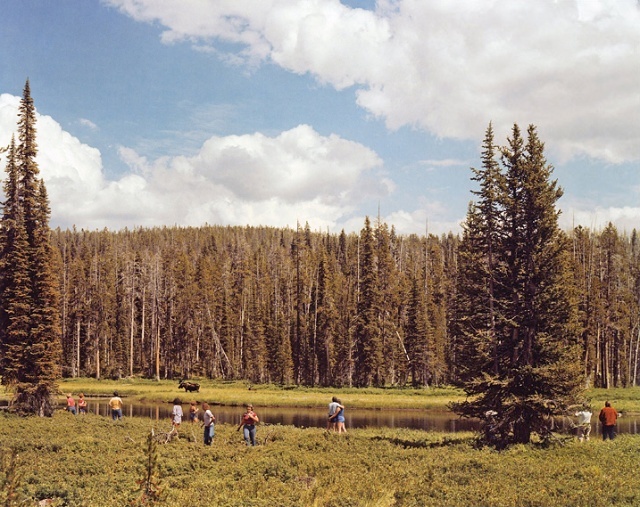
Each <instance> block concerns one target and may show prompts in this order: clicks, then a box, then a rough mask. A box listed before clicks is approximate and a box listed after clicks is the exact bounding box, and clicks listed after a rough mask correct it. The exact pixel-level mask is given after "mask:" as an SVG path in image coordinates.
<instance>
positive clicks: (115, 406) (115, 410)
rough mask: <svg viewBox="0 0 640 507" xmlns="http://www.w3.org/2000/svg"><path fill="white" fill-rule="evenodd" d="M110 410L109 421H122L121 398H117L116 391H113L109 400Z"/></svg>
mask: <svg viewBox="0 0 640 507" xmlns="http://www.w3.org/2000/svg"><path fill="white" fill-rule="evenodd" d="M109 408H110V409H111V419H113V420H114V421H116V420H121V419H122V398H120V396H118V391H113V398H111V399H110V400H109Z"/></svg>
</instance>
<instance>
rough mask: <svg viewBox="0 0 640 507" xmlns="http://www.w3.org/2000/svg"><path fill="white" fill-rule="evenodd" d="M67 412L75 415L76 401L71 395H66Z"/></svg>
mask: <svg viewBox="0 0 640 507" xmlns="http://www.w3.org/2000/svg"><path fill="white" fill-rule="evenodd" d="M67 410H68V411H69V412H71V413H72V414H73V415H76V401H75V400H74V399H73V396H71V393H69V394H67Z"/></svg>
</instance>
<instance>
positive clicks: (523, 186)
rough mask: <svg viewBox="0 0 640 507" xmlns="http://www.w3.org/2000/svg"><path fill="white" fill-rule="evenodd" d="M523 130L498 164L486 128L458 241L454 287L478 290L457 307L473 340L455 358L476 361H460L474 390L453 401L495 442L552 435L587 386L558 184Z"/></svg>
mask: <svg viewBox="0 0 640 507" xmlns="http://www.w3.org/2000/svg"><path fill="white" fill-rule="evenodd" d="M527 134H528V138H527V140H526V142H525V140H524V139H523V138H522V136H521V134H520V130H519V128H518V126H517V125H514V127H513V130H512V137H511V138H510V139H509V140H508V146H506V147H505V148H503V149H502V150H501V161H502V171H500V173H498V172H496V165H495V159H494V158H493V156H492V153H491V151H490V150H489V148H490V144H489V140H490V139H492V135H493V133H492V129H491V126H490V127H489V130H488V131H487V138H486V144H485V152H484V154H483V168H484V170H483V171H474V175H475V179H477V181H479V183H480V187H481V190H480V191H479V192H478V193H477V195H478V196H479V201H480V202H479V203H478V205H476V206H472V207H470V210H469V216H468V219H467V223H466V227H465V236H464V237H463V245H461V252H463V254H464V255H463V256H462V258H461V261H462V263H463V265H462V267H461V270H460V272H459V276H460V278H459V280H458V287H459V290H460V291H465V290H471V291H472V292H474V294H475V295H476V296H478V299H477V300H476V301H475V304H471V305H468V306H467V307H463V306H460V307H458V308H457V317H458V318H459V320H460V325H459V326H458V328H457V331H456V333H457V335H458V336H457V337H456V339H457V342H458V343H462V344H465V343H467V344H471V345H470V346H468V347H465V346H462V347H461V349H462V350H463V351H465V352H466V354H460V355H459V356H458V360H459V361H464V360H465V358H471V360H472V363H473V366H472V367H473V369H464V368H463V369H461V371H463V372H464V374H463V375H462V378H461V380H462V384H463V387H464V389H465V392H466V393H467V395H468V396H469V398H468V400H467V401H464V402H461V403H454V404H452V409H453V410H454V411H455V412H456V413H458V414H460V415H462V416H467V417H476V418H479V419H480V420H481V421H483V423H484V424H483V437H484V439H485V440H487V441H490V442H493V443H494V444H495V445H497V446H505V445H508V444H510V443H527V442H529V441H530V439H531V435H532V434H534V433H535V434H538V435H540V436H541V437H542V438H548V437H549V436H550V435H551V431H552V428H553V418H554V417H556V416H559V415H562V414H565V413H567V411H568V410H570V409H571V407H572V405H574V404H575V403H577V402H579V401H580V396H581V388H582V385H583V382H582V380H583V379H582V372H581V368H580V356H579V349H578V347H577V344H578V331H577V329H578V327H577V318H576V317H577V302H576V300H575V298H574V297H573V291H572V284H571V277H570V271H569V262H568V261H569V256H568V248H567V238H566V237H565V235H564V234H563V233H562V232H561V231H560V229H559V227H558V211H557V210H556V208H555V204H556V201H557V200H558V199H559V198H560V197H561V195H562V190H561V189H560V188H559V187H558V186H557V182H556V181H551V179H550V178H551V174H552V167H551V166H550V165H549V164H548V163H547V161H546V159H545V157H544V144H543V143H542V142H541V141H540V140H539V138H538V135H537V132H536V129H535V127H534V126H530V127H529V129H528V132H527ZM474 268H475V269H474ZM479 275H480V276H479ZM465 287H467V289H465ZM463 299H465V298H463ZM466 299H468V298H466ZM477 306H480V307H482V308H483V311H481V312H479V311H478V308H477ZM465 322H466V323H467V324H469V325H470V326H473V327H465V326H464V324H463V323H465ZM465 356H466V357H465Z"/></svg>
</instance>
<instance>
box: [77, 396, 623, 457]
mask: <svg viewBox="0 0 640 507" xmlns="http://www.w3.org/2000/svg"><path fill="white" fill-rule="evenodd" d="M109 408H110V410H111V418H112V419H113V420H114V421H116V420H120V419H122V398H120V396H118V392H117V391H114V393H113V397H112V398H111V399H110V400H109ZM67 410H68V411H69V412H71V413H72V414H73V415H76V414H78V413H79V414H86V413H87V401H86V400H85V398H84V394H83V393H80V394H79V395H78V401H77V403H76V401H75V399H74V398H73V396H72V395H71V393H69V394H67ZM575 415H576V417H577V418H578V420H577V424H576V429H577V433H578V440H580V442H583V441H586V440H589V436H590V435H591V417H592V416H593V412H592V411H591V407H589V405H586V404H585V405H584V406H583V407H582V410H579V411H578V412H576V414H575ZM183 417H184V413H183V411H182V404H181V401H180V399H179V398H176V399H174V400H173V409H172V410H171V424H172V429H171V432H172V433H175V434H177V433H178V429H179V428H180V424H181V423H182V418H183ZM618 417H620V414H619V413H618V412H617V411H616V410H615V409H614V408H613V407H612V406H611V403H610V402H609V401H606V402H605V404H604V407H603V408H602V410H600V414H599V415H598V420H599V421H600V423H601V424H602V439H603V440H607V439H609V440H613V439H614V438H615V435H616V434H615V427H616V423H617V420H618ZM189 421H190V422H192V423H197V422H199V421H201V422H202V427H203V429H204V445H211V443H212V442H213V437H214V434H215V421H216V418H215V416H214V415H213V413H212V412H211V408H210V407H209V404H208V403H206V402H205V403H203V404H202V414H199V411H198V405H197V403H196V402H195V401H192V402H191V403H190V405H189ZM259 422H260V419H259V418H258V415H257V414H256V413H255V412H254V411H253V405H251V404H248V405H246V407H245V412H244V413H243V414H242V418H241V420H240V424H239V425H238V430H240V429H241V428H242V430H243V435H244V440H245V442H246V444H247V445H248V446H254V445H256V424H257V423H259ZM327 431H335V432H337V433H346V432H347V429H346V428H345V417H344V405H343V404H342V402H341V401H340V400H339V399H338V398H336V397H335V396H334V397H333V398H332V399H331V403H329V413H328V416H327Z"/></svg>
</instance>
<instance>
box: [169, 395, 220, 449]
mask: <svg viewBox="0 0 640 507" xmlns="http://www.w3.org/2000/svg"><path fill="white" fill-rule="evenodd" d="M183 417H184V412H183V411H182V402H181V401H180V399H179V398H176V399H174V400H173V408H172V409H171V425H172V428H171V433H172V434H174V435H177V434H178V429H179V428H180V424H182V418H183ZM200 419H202V427H203V429H204V445H211V443H212V442H213V437H214V434H215V424H214V423H215V422H216V417H215V416H214V415H213V413H212V412H211V408H210V407H209V404H208V403H207V402H204V403H203V404H202V417H200V418H199V417H198V404H197V403H196V402H195V401H192V402H191V404H190V405H189V422H191V423H197V422H198V421H199V420H200Z"/></svg>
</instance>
